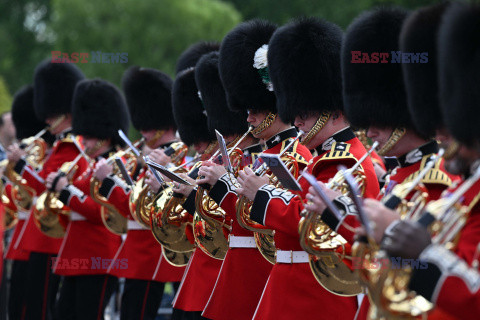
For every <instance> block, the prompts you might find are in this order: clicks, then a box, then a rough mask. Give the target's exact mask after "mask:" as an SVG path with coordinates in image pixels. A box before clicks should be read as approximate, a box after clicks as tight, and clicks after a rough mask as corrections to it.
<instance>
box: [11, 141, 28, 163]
mask: <svg viewBox="0 0 480 320" xmlns="http://www.w3.org/2000/svg"><path fill="white" fill-rule="evenodd" d="M7 151H8V152H7V158H8V160H9V161H11V162H14V163H17V162H18V160H20V158H21V157H23V156H25V155H26V154H27V153H26V152H25V150H22V149H20V146H19V145H18V144H17V143H14V144H12V145H10V146H9V147H8V148H7Z"/></svg>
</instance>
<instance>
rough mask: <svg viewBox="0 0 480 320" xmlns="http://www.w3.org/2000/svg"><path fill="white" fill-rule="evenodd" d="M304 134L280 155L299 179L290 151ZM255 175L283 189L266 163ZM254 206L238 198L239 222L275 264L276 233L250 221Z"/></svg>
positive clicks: (265, 255) (266, 256)
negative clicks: (266, 176) (270, 172)
mask: <svg viewBox="0 0 480 320" xmlns="http://www.w3.org/2000/svg"><path fill="white" fill-rule="evenodd" d="M303 134H304V132H303V131H299V132H298V134H297V137H296V138H295V139H293V141H291V142H290V143H289V144H288V145H287V146H286V147H285V148H284V149H283V150H282V152H281V153H280V154H279V156H280V159H282V161H283V162H284V164H285V166H286V167H287V168H288V169H289V171H290V172H291V173H292V175H293V176H294V177H298V175H299V168H298V163H297V160H296V159H295V158H294V157H293V156H292V155H291V154H290V153H288V149H290V147H291V146H293V144H294V143H295V142H296V141H297V140H298V139H300V137H301V136H302V135H303ZM255 174H256V175H259V176H263V175H265V174H267V175H268V177H269V180H270V184H271V185H274V186H276V187H281V183H280V182H279V181H278V179H277V178H276V177H275V176H274V175H273V174H269V173H268V168H267V165H266V164H265V163H263V164H262V165H261V166H260V167H259V168H258V169H257V170H255ZM252 204H253V201H251V200H250V199H248V198H246V197H244V196H240V197H239V198H238V200H237V204H236V209H237V210H236V216H237V221H238V223H239V224H240V226H242V227H243V228H245V229H247V230H250V231H253V232H254V238H255V243H256V245H257V248H258V250H259V251H260V253H261V254H262V256H263V257H264V258H265V259H266V260H267V261H268V262H270V263H272V264H275V262H276V260H277V259H276V254H277V249H276V247H275V241H274V238H273V237H274V231H273V230H271V229H268V228H266V227H265V226H262V225H261V224H259V223H257V222H255V221H253V220H252V219H250V210H251V207H252Z"/></svg>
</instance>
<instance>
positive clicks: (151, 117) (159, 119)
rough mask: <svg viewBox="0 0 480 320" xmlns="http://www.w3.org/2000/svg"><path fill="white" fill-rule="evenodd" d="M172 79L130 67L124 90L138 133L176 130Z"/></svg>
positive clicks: (126, 73) (125, 77)
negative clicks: (139, 131)
mask: <svg viewBox="0 0 480 320" xmlns="http://www.w3.org/2000/svg"><path fill="white" fill-rule="evenodd" d="M172 85H173V81H172V79H171V78H170V77H169V76H168V75H166V74H165V73H163V72H160V71H158V70H155V69H148V68H140V67H137V66H133V67H130V68H129V69H127V71H125V73H124V75H123V79H122V88H123V92H124V93H125V98H126V99H127V104H128V108H129V110H130V117H131V118H132V123H133V126H134V127H135V129H137V130H156V129H158V130H162V129H170V128H172V129H176V125H175V120H174V119H173V113H172Z"/></svg>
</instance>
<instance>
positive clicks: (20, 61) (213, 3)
mask: <svg viewBox="0 0 480 320" xmlns="http://www.w3.org/2000/svg"><path fill="white" fill-rule="evenodd" d="M435 2H438V0H437V1H434V0H393V1H386V0H103V1H99V0H34V1H29V0H0V112H3V111H5V110H9V109H10V107H11V101H12V98H11V97H12V95H13V94H14V93H15V92H16V91H17V90H18V89H19V88H20V87H22V86H23V85H26V84H29V83H31V82H32V81H33V80H32V77H33V71H34V69H35V66H36V65H37V63H38V62H40V61H41V60H42V59H46V58H49V59H51V57H52V54H51V52H52V51H62V52H67V53H69V54H71V53H73V52H88V53H89V54H90V58H89V59H88V60H90V61H91V52H92V51H101V52H104V53H109V52H111V53H115V52H127V53H128V63H123V64H122V63H114V64H103V63H102V64H98V63H83V64H82V63H77V66H79V67H80V68H81V69H82V70H83V71H84V72H85V74H86V76H87V77H89V78H94V77H101V78H104V79H106V80H109V81H111V82H113V83H115V84H117V85H119V84H120V79H121V76H122V74H123V72H124V71H125V69H127V68H128V67H129V66H131V65H140V66H142V67H151V68H156V69H159V70H162V71H164V72H166V73H168V74H170V75H171V76H174V68H175V62H176V59H177V58H178V56H179V55H180V53H181V52H182V51H183V50H185V49H186V48H187V47H188V46H189V45H190V44H192V43H194V42H196V41H199V40H218V41H221V39H222V38H223V36H224V35H225V34H226V33H227V32H228V31H229V30H231V29H232V28H233V27H234V26H235V25H237V24H238V23H239V22H241V21H244V20H248V19H251V18H257V17H258V18H264V19H268V20H271V21H273V22H276V23H278V24H279V25H281V24H284V23H285V22H287V21H288V20H290V19H291V18H293V17H297V16H312V15H313V16H319V17H322V18H325V19H327V20H330V21H333V22H335V23H337V24H339V25H340V26H341V27H342V28H344V29H345V28H346V27H347V26H348V24H349V23H350V22H351V21H352V20H353V18H355V16H357V15H358V14H359V13H360V12H362V11H363V10H366V9H369V8H371V7H374V6H378V5H392V4H393V5H399V6H403V7H406V8H411V9H414V8H417V7H421V6H424V5H428V4H432V3H435Z"/></svg>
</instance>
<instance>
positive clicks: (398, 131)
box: [377, 128, 407, 156]
mask: <svg viewBox="0 0 480 320" xmlns="http://www.w3.org/2000/svg"><path fill="white" fill-rule="evenodd" d="M405 132H407V129H405V128H395V130H394V131H393V132H392V134H391V135H390V138H388V141H387V143H385V145H384V146H383V147H382V149H380V150H379V151H378V152H377V154H378V155H379V156H384V155H385V154H386V153H387V152H388V151H390V150H391V149H392V148H393V146H394V145H395V144H396V143H397V142H398V141H399V140H400V139H401V138H402V137H403V136H404V135H405Z"/></svg>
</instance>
